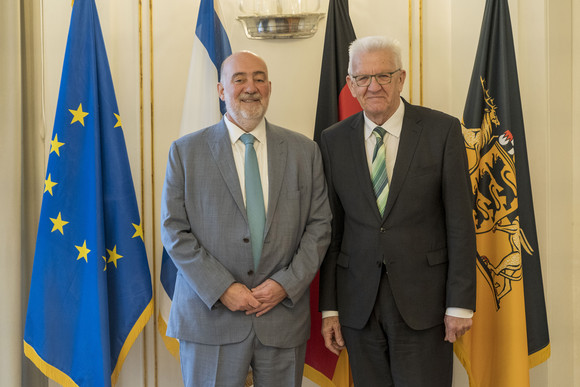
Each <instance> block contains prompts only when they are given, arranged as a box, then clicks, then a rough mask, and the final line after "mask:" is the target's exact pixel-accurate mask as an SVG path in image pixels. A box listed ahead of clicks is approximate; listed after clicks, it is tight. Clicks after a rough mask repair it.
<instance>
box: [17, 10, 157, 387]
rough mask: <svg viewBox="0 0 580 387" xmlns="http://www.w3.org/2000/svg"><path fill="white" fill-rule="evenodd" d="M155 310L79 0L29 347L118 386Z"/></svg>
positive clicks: (72, 381) (84, 380)
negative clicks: (127, 358) (130, 352)
mask: <svg viewBox="0 0 580 387" xmlns="http://www.w3.org/2000/svg"><path fill="white" fill-rule="evenodd" d="M152 311H153V301H152V291H151V275H150V272H149V266H148V263H147V255H146V251H145V245H144V243H143V227H142V224H141V220H140V217H139V209H138V207H137V201H136V197H135V190H134V187H133V180H132V177H131V170H130V166H129V159H128V157H127V150H126V147H125V140H124V137H123V130H122V125H121V118H120V116H119V110H118V108H117V102H116V99H115V92H114V89H113V81H112V78H111V73H110V70H109V64H108V60H107V54H106V51H105V44H104V41H103V36H102V32H101V28H100V24H99V18H98V15H97V10H96V6H95V2H94V0H77V1H75V3H74V6H73V10H72V17H71V24H70V30H69V35H68V41H67V47H66V53H65V58H64V65H63V71H62V78H61V84H60V93H59V97H58V104H57V109H56V117H55V121H54V129H53V134H52V138H51V147H50V154H49V158H48V167H47V172H46V179H45V186H44V193H43V200H42V209H41V213H40V221H39V226H38V235H37V240H36V252H35V256H34V267H33V272H32V282H31V286H30V298H29V301H28V312H27V316H26V327H25V332H24V352H25V354H26V356H27V357H28V358H30V359H31V360H32V361H33V362H34V364H35V365H36V366H37V367H38V368H39V369H40V370H41V371H42V372H44V374H45V375H47V376H48V377H50V378H51V379H53V380H55V381H56V382H58V383H60V384H62V385H65V386H111V385H113V384H114V383H115V381H116V380H117V378H118V376H119V372H120V369H121V366H122V364H123V361H124V360H125V358H126V356H127V353H128V352H129V349H130V348H131V346H132V344H133V343H134V341H135V340H136V338H137V336H138V335H139V333H140V332H141V330H142V329H143V328H144V326H145V324H146V323H147V321H148V320H149V318H150V316H151V314H152Z"/></svg>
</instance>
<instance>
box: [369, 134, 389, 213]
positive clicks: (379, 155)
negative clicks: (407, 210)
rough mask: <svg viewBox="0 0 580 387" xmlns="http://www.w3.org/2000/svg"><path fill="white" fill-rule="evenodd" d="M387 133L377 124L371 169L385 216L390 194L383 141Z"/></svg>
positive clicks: (374, 186) (381, 210)
mask: <svg viewBox="0 0 580 387" xmlns="http://www.w3.org/2000/svg"><path fill="white" fill-rule="evenodd" d="M385 133H387V131H386V130H385V129H383V128H381V127H380V126H377V127H376V128H375V129H374V130H373V134H374V135H375V137H376V138H377V143H376V145H375V150H374V152H373V165H372V168H371V169H372V179H373V189H374V190H375V196H376V197H377V207H378V208H379V211H380V213H381V216H383V214H384V213H385V207H386V205H387V197H388V196H389V177H388V175H387V163H386V160H385V143H384V141H383V137H384V136H385Z"/></svg>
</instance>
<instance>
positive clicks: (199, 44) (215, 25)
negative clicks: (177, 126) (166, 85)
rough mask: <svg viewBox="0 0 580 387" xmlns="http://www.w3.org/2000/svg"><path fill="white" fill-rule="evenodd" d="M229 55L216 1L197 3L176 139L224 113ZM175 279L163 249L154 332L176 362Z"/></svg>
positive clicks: (228, 43)
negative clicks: (222, 89) (172, 327)
mask: <svg viewBox="0 0 580 387" xmlns="http://www.w3.org/2000/svg"><path fill="white" fill-rule="evenodd" d="M231 53H232V49H231V46H230V41H229V39H228V36H227V33H226V30H225V28H224V25H223V23H222V22H221V10H220V7H219V0H201V1H200V4H199V13H198V16H197V24H196V28H195V37H194V41H193V48H192V52H191V62H190V66H189V75H188V78H187V86H186V91H185V99H184V103H183V113H182V118H181V130H180V136H183V135H185V134H188V133H191V132H193V131H196V130H199V129H202V128H205V127H207V126H210V125H213V124H215V123H216V122H218V121H219V120H220V119H221V116H222V114H224V113H225V105H224V104H223V102H222V101H221V100H220V99H219V95H218V92H217V83H218V81H219V77H220V71H221V65H222V62H223V61H224V59H226V58H227V57H228V56H230V55H231ZM176 276H177V268H176V267H175V264H174V263H173V261H172V260H171V257H169V254H168V253H167V251H166V250H165V249H163V255H162V259H161V273H160V281H161V285H162V286H163V290H164V291H163V292H161V294H160V302H159V316H158V319H157V321H158V330H159V334H160V335H161V337H162V338H163V341H164V343H165V346H166V347H167V349H168V350H169V352H170V353H171V354H172V355H173V356H175V357H176V358H177V357H178V356H179V344H178V342H177V340H176V339H173V338H171V337H167V335H166V334H165V332H166V331H167V321H168V320H169V312H170V310H171V300H172V299H173V289H174V288H175V279H176Z"/></svg>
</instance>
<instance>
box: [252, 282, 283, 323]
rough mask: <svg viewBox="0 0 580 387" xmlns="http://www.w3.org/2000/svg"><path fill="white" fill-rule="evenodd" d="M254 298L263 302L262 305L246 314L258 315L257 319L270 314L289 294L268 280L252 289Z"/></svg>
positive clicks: (277, 284) (280, 286) (276, 283)
mask: <svg viewBox="0 0 580 387" xmlns="http://www.w3.org/2000/svg"><path fill="white" fill-rule="evenodd" d="M252 295H253V296H254V298H255V299H256V300H258V301H260V302H261V305H260V306H259V307H257V308H254V309H249V310H248V311H246V314H254V313H255V314H256V317H260V316H261V315H263V314H265V313H268V312H269V311H270V310H272V308H273V307H275V306H276V305H278V304H279V303H280V302H282V300H283V299H285V298H286V297H287V296H288V294H287V293H286V290H284V288H283V287H282V285H280V284H279V283H278V282H276V281H274V280H271V279H267V280H266V281H264V282H262V283H261V284H260V285H258V286H256V287H255V288H253V289H252Z"/></svg>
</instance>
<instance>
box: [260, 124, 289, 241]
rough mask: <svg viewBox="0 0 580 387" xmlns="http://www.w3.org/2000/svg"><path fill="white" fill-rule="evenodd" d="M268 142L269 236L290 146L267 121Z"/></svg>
mask: <svg viewBox="0 0 580 387" xmlns="http://www.w3.org/2000/svg"><path fill="white" fill-rule="evenodd" d="M266 141H268V187H269V188H268V211H267V214H266V226H265V230H264V235H267V234H268V231H269V230H270V226H271V225H272V218H273V217H274V212H275V211H274V210H275V208H276V206H277V204H278V200H279V198H280V191H281V189H282V182H283V181H284V175H285V171H286V160H287V158H288V144H287V143H286V141H285V140H284V137H283V136H282V135H281V134H280V133H279V131H278V129H277V128H276V127H274V126H272V125H270V124H269V123H268V121H266Z"/></svg>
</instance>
